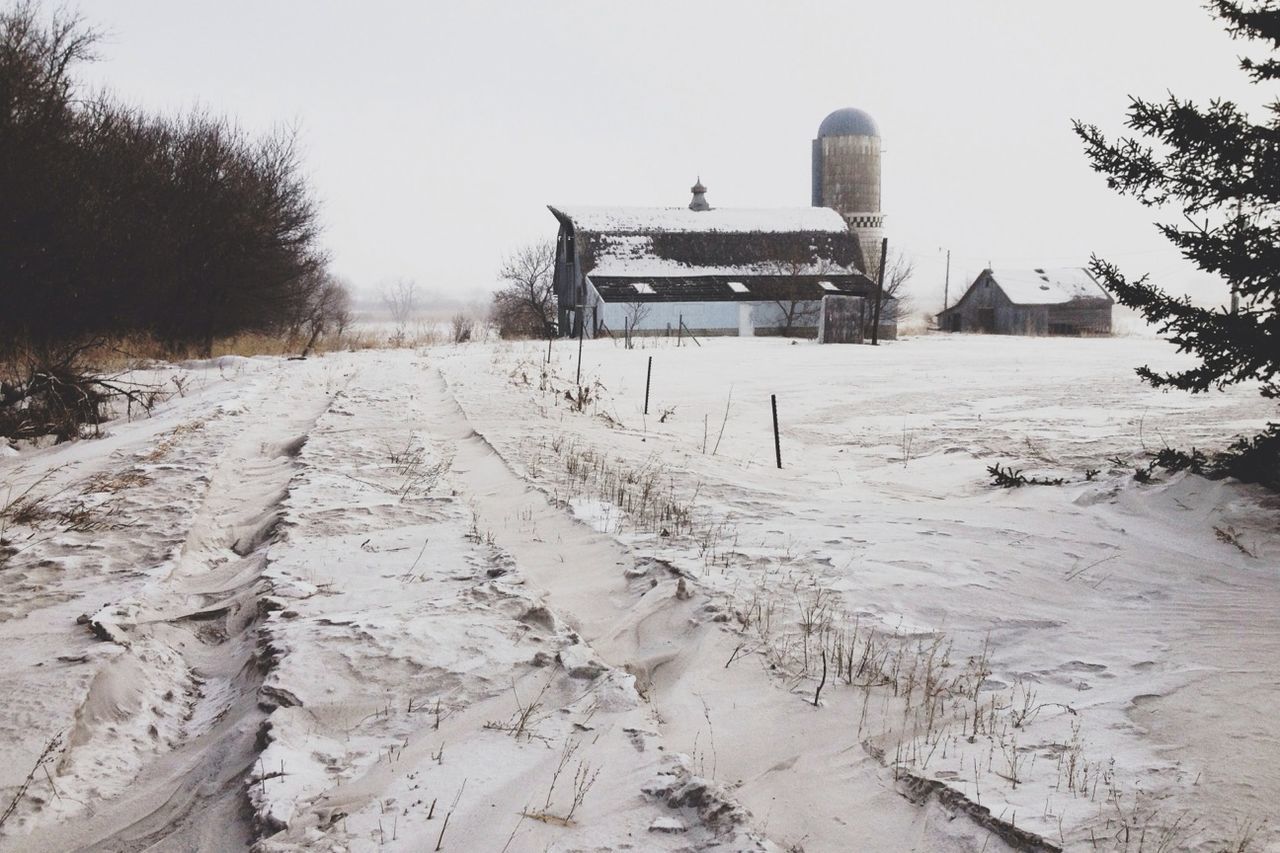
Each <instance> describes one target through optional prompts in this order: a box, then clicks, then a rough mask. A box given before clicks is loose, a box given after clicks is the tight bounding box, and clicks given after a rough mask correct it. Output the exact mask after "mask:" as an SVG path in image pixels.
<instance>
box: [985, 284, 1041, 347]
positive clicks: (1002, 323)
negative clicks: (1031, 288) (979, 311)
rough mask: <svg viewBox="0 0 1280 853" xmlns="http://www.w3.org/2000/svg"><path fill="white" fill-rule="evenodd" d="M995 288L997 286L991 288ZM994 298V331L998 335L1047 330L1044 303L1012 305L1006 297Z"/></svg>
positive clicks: (1034, 333)
mask: <svg viewBox="0 0 1280 853" xmlns="http://www.w3.org/2000/svg"><path fill="white" fill-rule="evenodd" d="M992 290H997V288H994V287H993V288H992ZM1002 297H1003V294H1001V297H998V298H997V299H996V300H995V303H996V304H995V318H996V327H995V329H994V331H995V333H996V334H998V335H1044V334H1048V332H1049V322H1048V317H1049V310H1048V308H1047V307H1046V306H1044V305H1014V304H1012V303H1011V302H1009V301H1008V300H1007V299H1005V298H1002Z"/></svg>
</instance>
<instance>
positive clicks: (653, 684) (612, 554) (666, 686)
mask: <svg viewBox="0 0 1280 853" xmlns="http://www.w3.org/2000/svg"><path fill="white" fill-rule="evenodd" d="M428 382H429V385H428V388H429V391H430V393H431V394H432V395H433V396H434V397H435V410H436V411H437V412H438V413H439V415H440V417H439V421H438V427H437V429H438V430H439V431H440V432H441V433H442V434H445V435H447V436H449V437H450V438H452V439H453V440H454V441H455V442H456V446H457V448H458V452H457V457H456V459H455V462H454V467H455V470H457V471H459V472H461V473H463V474H465V477H464V480H463V482H464V483H465V487H466V489H467V492H468V495H469V497H470V499H471V500H472V501H474V507H475V511H476V512H477V515H478V516H479V517H480V518H481V519H482V521H481V522H480V523H481V525H482V526H486V525H487V529H491V530H492V532H493V535H494V537H495V539H496V541H497V544H498V545H499V546H500V547H502V548H503V549H504V550H505V551H507V552H508V553H509V554H511V555H512V556H513V557H514V558H515V560H516V562H517V563H518V564H519V565H520V566H521V568H522V569H523V570H524V571H525V572H526V574H527V575H528V576H529V577H530V578H531V579H532V580H533V581H534V582H535V583H536V584H537V585H538V586H539V587H540V588H541V589H542V590H543V591H544V592H545V594H546V597H547V600H548V603H549V604H550V605H551V606H552V607H553V608H554V609H555V610H556V611H557V612H559V613H560V614H562V615H563V617H564V618H565V619H566V620H567V621H569V622H570V624H572V625H573V626H574V627H575V628H576V629H577V630H578V631H579V632H580V633H581V634H582V636H583V637H584V638H585V639H586V641H587V642H589V643H590V644H591V646H592V647H593V648H594V649H595V650H596V651H597V652H598V653H599V654H600V656H601V658H602V660H604V661H605V662H606V663H609V664H611V665H613V666H616V667H621V668H625V669H626V670H627V671H629V672H631V673H632V674H633V675H635V676H636V678H637V681H638V684H639V686H640V688H641V691H642V693H643V694H645V695H646V697H647V699H648V700H649V701H650V702H651V703H652V705H653V706H654V708H655V709H656V711H657V713H658V715H659V718H660V719H662V720H663V721H664V724H663V726H662V727H661V735H662V737H663V739H664V740H665V742H666V743H667V744H668V749H671V748H672V747H675V748H677V749H678V748H681V747H684V748H686V749H688V750H689V751H690V752H696V750H697V749H698V744H699V740H700V739H701V742H702V744H703V746H702V750H703V751H704V752H703V754H702V756H701V758H700V759H699V772H700V773H704V774H705V775H708V776H710V777H713V778H714V779H716V780H717V781H720V782H723V783H726V784H727V785H729V786H731V787H732V788H733V790H734V791H735V794H734V795H735V796H736V797H737V798H738V799H739V800H740V802H741V803H742V804H743V805H745V806H746V807H747V808H750V809H751V810H752V811H753V812H754V814H755V821H753V823H754V824H755V827H756V829H757V831H760V832H761V833H762V834H764V832H765V830H766V829H767V835H768V836H769V837H770V839H771V840H773V841H776V842H779V843H780V844H782V845H800V846H801V848H802V849H807V850H811V851H844V850H872V849H874V850H877V851H883V853H891V851H895V850H901V851H918V850H925V849H971V848H972V849H975V850H976V849H978V848H981V849H983V850H986V851H990V853H998V851H1000V850H1006V849H1010V848H1008V847H1007V846H1006V845H1005V844H1004V843H1003V842H1002V841H1001V840H1000V839H999V838H997V837H996V836H994V835H988V834H987V831H986V830H985V829H982V828H979V827H978V826H977V825H975V824H973V823H970V821H969V818H968V817H967V816H966V818H965V819H964V820H962V821H955V822H953V819H954V818H955V817H956V816H957V813H956V812H955V811H953V810H952V809H950V808H948V807H947V806H946V805H945V804H940V803H939V802H938V801H937V800H934V799H926V800H922V802H921V803H920V804H919V805H915V804H913V803H911V802H908V801H907V800H906V799H904V798H903V796H902V795H900V794H899V793H898V792H897V791H896V790H895V789H894V785H893V783H892V780H891V779H889V780H887V779H886V778H885V775H884V773H883V772H882V769H881V767H880V766H879V764H878V763H877V762H875V761H874V759H872V758H870V757H868V756H865V755H864V754H863V753H862V751H861V750H857V749H852V750H851V749H846V748H844V747H845V746H848V745H850V744H852V735H851V736H850V737H851V741H850V744H835V743H832V742H831V740H830V738H829V735H828V733H826V732H824V731H823V728H822V727H818V728H815V729H814V730H813V731H812V732H810V731H808V730H807V727H806V726H805V723H804V718H805V715H806V714H808V713H811V712H813V709H812V708H810V707H809V706H808V703H807V702H805V701H803V700H802V699H800V698H799V697H797V696H796V695H794V694H792V693H791V692H789V691H786V690H784V689H780V688H779V685H778V684H777V683H776V679H774V678H772V677H771V676H770V675H769V674H768V673H767V672H766V671H765V670H764V669H763V668H758V667H751V666H750V665H747V664H740V665H738V666H735V667H734V668H732V669H730V668H729V667H728V666H726V665H725V664H724V661H726V660H731V659H732V658H733V656H734V655H735V654H736V652H737V650H736V649H735V648H734V645H735V644H734V642H733V641H732V640H731V639H730V637H729V635H728V634H727V633H726V632H724V631H721V630H719V628H718V625H717V624H716V623H715V622H714V621H713V619H714V616H715V611H714V610H713V609H712V608H710V607H708V605H709V604H710V600H709V599H708V598H707V597H705V596H702V595H699V594H697V593H696V592H695V593H694V595H693V596H692V597H687V598H682V597H680V596H679V595H678V588H679V584H680V583H681V581H682V578H681V577H680V576H678V575H677V574H676V573H675V572H670V573H667V574H660V571H659V570H658V567H656V566H652V565H650V566H649V568H648V569H647V570H645V566H641V565H637V561H636V559H635V556H634V555H633V554H631V553H630V552H629V551H627V550H626V549H625V548H624V547H623V546H622V545H621V544H620V543H618V542H617V541H616V540H615V539H613V538H612V537H610V536H608V535H606V534H602V533H599V532H597V531H596V530H594V529H592V528H591V527H589V526H588V525H586V524H585V523H583V522H581V521H580V520H578V519H576V518H574V517H573V516H571V515H569V514H568V513H566V512H565V511H564V510H563V509H562V508H561V507H560V506H557V505H555V504H553V503H552V502H551V501H550V500H549V498H548V496H547V494H546V493H545V492H543V491H542V490H541V489H538V488H537V487H535V486H533V485H531V484H530V483H529V482H527V481H526V480H524V479H523V478H521V477H520V476H519V475H518V474H516V473H515V472H514V470H513V469H512V468H511V467H510V465H508V463H507V462H506V460H505V459H504V458H503V457H502V456H501V454H500V453H499V452H498V451H497V450H496V449H495V448H494V446H493V445H492V444H491V443H490V442H489V440H488V439H486V438H485V437H484V436H483V435H482V434H481V433H480V432H479V431H478V430H477V429H476V427H475V426H474V425H473V424H472V422H471V421H470V419H469V418H468V416H467V414H466V411H465V410H464V408H463V407H462V406H461V404H460V403H459V402H458V400H457V399H456V397H455V396H454V394H453V393H452V392H451V390H450V389H449V386H448V382H447V380H446V379H445V377H444V375H443V374H442V373H441V372H440V371H439V370H438V369H437V370H433V372H432V375H431V377H430V379H429V380H428ZM628 569H629V570H630V572H628V571H627V570H628ZM683 581H684V582H686V583H689V582H692V583H694V584H696V580H694V579H691V578H683ZM825 701H828V700H827V699H826V698H825V697H824V702H825ZM832 701H833V702H836V701H839V700H832ZM845 704H847V705H848V706H849V707H848V709H847V710H846V709H841V708H838V707H837V708H835V709H834V711H833V712H834V713H837V714H841V713H843V714H844V715H845V719H848V720H850V721H853V720H856V718H857V715H856V711H855V709H854V707H853V703H852V702H846V703H845ZM850 725H851V726H852V725H853V724H852V723H851V724H850ZM709 741H710V742H711V744H712V745H711V746H710V750H711V751H712V755H711V756H708V755H707V754H706V751H707V750H708V746H707V743H708V742H709ZM717 742H718V743H719V744H720V747H719V750H716V748H715V745H714V744H715V743H717ZM890 775H891V774H890ZM833 791H834V792H835V793H834V794H833ZM833 801H838V802H840V806H839V808H838V809H837V810H833V808H832V803H833ZM974 839H977V843H976V844H975V843H974Z"/></svg>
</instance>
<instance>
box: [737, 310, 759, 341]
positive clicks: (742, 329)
mask: <svg viewBox="0 0 1280 853" xmlns="http://www.w3.org/2000/svg"><path fill="white" fill-rule="evenodd" d="M755 333H756V326H755V323H753V322H751V303H750V302H739V303H738V337H740V338H749V337H752V336H753V335H755Z"/></svg>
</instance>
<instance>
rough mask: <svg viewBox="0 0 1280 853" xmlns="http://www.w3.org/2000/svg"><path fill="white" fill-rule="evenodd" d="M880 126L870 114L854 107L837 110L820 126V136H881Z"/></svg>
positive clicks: (820, 137) (821, 137)
mask: <svg viewBox="0 0 1280 853" xmlns="http://www.w3.org/2000/svg"><path fill="white" fill-rule="evenodd" d="M879 135H880V128H878V127H876V120H875V119H873V118H872V117H871V116H870V115H868V114H867V113H865V112H863V111H862V110H859V109H854V108H853V107H845V108H844V109H842V110H836V111H835V112H833V113H832V114H831V115H829V116H827V117H826V118H824V119H823V120H822V124H820V125H819V126H818V138H819V139H823V138H824V137H827V136H879Z"/></svg>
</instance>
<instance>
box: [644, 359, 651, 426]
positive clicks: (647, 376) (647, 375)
mask: <svg viewBox="0 0 1280 853" xmlns="http://www.w3.org/2000/svg"><path fill="white" fill-rule="evenodd" d="M652 378H653V356H649V368H648V369H647V370H645V372H644V413H645V414H646V415H647V414H649V380H650V379H652Z"/></svg>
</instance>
